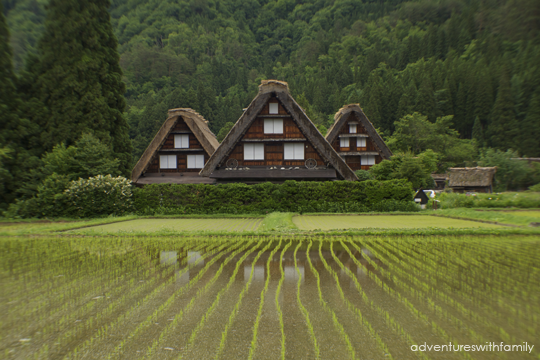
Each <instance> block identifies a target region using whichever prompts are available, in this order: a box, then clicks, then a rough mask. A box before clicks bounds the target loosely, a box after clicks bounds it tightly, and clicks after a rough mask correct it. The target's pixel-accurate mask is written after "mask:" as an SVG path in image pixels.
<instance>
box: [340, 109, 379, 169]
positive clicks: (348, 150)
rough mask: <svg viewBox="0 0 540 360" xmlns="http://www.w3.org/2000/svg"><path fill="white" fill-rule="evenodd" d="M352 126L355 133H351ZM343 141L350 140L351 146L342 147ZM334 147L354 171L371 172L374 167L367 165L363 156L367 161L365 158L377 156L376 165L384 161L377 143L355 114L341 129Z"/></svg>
mask: <svg viewBox="0 0 540 360" xmlns="http://www.w3.org/2000/svg"><path fill="white" fill-rule="evenodd" d="M350 125H354V127H355V128H356V132H355V133H353V132H351V126H350ZM341 139H348V142H349V146H342V140H341ZM332 147H333V148H334V150H336V151H337V153H338V154H339V155H341V157H342V158H343V159H344V160H345V162H346V163H347V165H349V167H350V168H351V169H352V170H360V169H361V170H369V168H371V166H373V165H367V164H366V161H364V162H362V155H363V156H364V159H366V158H365V156H375V159H374V160H375V164H378V163H380V162H381V161H382V160H383V158H382V156H381V155H380V154H379V150H378V149H377V146H375V143H374V142H373V140H372V139H371V138H370V136H369V134H368V133H367V131H366V128H365V127H364V125H363V124H362V123H361V122H360V121H359V119H358V117H357V116H356V114H354V113H353V114H351V116H349V119H348V120H347V121H346V122H344V124H343V126H342V127H341V129H339V133H338V136H337V137H336V139H335V140H334V141H333V142H332Z"/></svg>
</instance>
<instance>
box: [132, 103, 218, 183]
mask: <svg viewBox="0 0 540 360" xmlns="http://www.w3.org/2000/svg"><path fill="white" fill-rule="evenodd" d="M218 146H219V142H218V141H217V138H216V135H214V133H213V132H212V131H211V130H210V128H209V127H208V121H206V120H205V119H204V118H203V117H202V116H201V115H200V114H198V113H197V112H196V111H195V110H192V109H171V110H169V116H168V118H167V120H165V122H164V123H163V125H162V126H161V129H159V131H158V132H157V134H156V136H155V137H154V139H153V140H152V142H150V145H148V148H146V151H145V152H144V153H143V155H142V156H141V158H140V159H139V162H137V165H135V167H134V168H133V171H132V173H131V181H132V182H133V183H134V184H135V185H146V184H156V183H173V184H190V183H191V184H192V183H213V180H211V179H208V178H204V177H201V176H199V175H198V173H199V171H200V170H201V169H202V168H203V167H204V164H205V163H206V161H208V159H209V158H210V156H211V155H212V154H213V153H214V151H215V150H216V149H217V147H218Z"/></svg>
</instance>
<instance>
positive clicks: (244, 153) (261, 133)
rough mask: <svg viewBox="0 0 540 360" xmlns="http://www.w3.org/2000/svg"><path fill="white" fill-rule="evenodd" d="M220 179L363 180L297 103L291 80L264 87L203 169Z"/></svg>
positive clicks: (265, 81)
mask: <svg viewBox="0 0 540 360" xmlns="http://www.w3.org/2000/svg"><path fill="white" fill-rule="evenodd" d="M200 175H201V176H208V177H210V178H212V179H216V180H217V181H218V182H245V183H257V182H265V181H272V182H281V181H285V180H319V181H320V180H337V179H344V180H357V177H356V175H355V174H354V172H353V171H352V170H351V169H350V168H349V167H348V166H347V164H346V163H345V162H344V161H343V159H342V158H341V157H340V156H339V155H338V153H337V152H336V151H335V150H334V149H333V148H332V146H331V145H330V144H329V143H328V142H327V141H326V139H325V138H324V136H322V135H321V133H320V132H319V130H317V128H316V127H315V125H314V124H313V123H312V122H311V120H310V119H309V118H308V117H307V115H306V114H305V112H304V110H303V109H302V108H301V107H300V106H299V105H298V104H297V103H296V101H295V100H294V99H293V97H292V96H291V94H290V93H289V87H288V85H287V83H286V82H283V81H277V80H264V81H262V83H261V85H260V86H259V93H258V95H257V96H256V97H255V98H254V99H253V101H252V102H251V104H250V105H249V106H248V108H247V109H246V110H245V111H244V113H243V114H242V116H241V117H240V119H238V121H237V122H236V124H235V125H234V126H233V128H232V129H231V131H230V132H229V133H228V134H227V136H226V137H225V139H224V140H223V142H222V143H221V145H220V146H219V148H218V149H217V150H216V151H215V152H214V154H213V155H212V156H211V157H210V159H209V160H208V162H207V163H206V165H205V166H204V168H203V169H202V170H201V172H200Z"/></svg>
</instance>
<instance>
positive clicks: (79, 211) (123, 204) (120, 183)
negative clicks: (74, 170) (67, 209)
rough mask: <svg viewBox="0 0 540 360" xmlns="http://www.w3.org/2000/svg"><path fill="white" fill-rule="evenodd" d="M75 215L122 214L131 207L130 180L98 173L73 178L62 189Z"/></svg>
mask: <svg viewBox="0 0 540 360" xmlns="http://www.w3.org/2000/svg"><path fill="white" fill-rule="evenodd" d="M64 194H65V195H66V196H67V199H68V200H67V201H68V203H69V204H70V205H71V209H72V210H73V211H74V213H72V214H70V215H71V216H76V217H81V218H82V217H95V216H103V215H123V214H125V213H127V212H130V211H131V210H132V208H133V199H132V195H133V194H132V191H131V184H130V180H128V179H126V178H125V177H123V176H118V177H112V176H111V175H106V176H103V175H98V176H95V177H91V178H88V179H79V180H74V181H72V182H71V183H70V185H69V187H68V188H67V189H66V190H65V191H64Z"/></svg>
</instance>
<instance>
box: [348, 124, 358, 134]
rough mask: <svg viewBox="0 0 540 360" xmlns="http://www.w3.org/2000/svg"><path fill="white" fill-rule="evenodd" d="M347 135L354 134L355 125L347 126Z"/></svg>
mask: <svg viewBox="0 0 540 360" xmlns="http://www.w3.org/2000/svg"><path fill="white" fill-rule="evenodd" d="M349 134H356V124H349Z"/></svg>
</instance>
